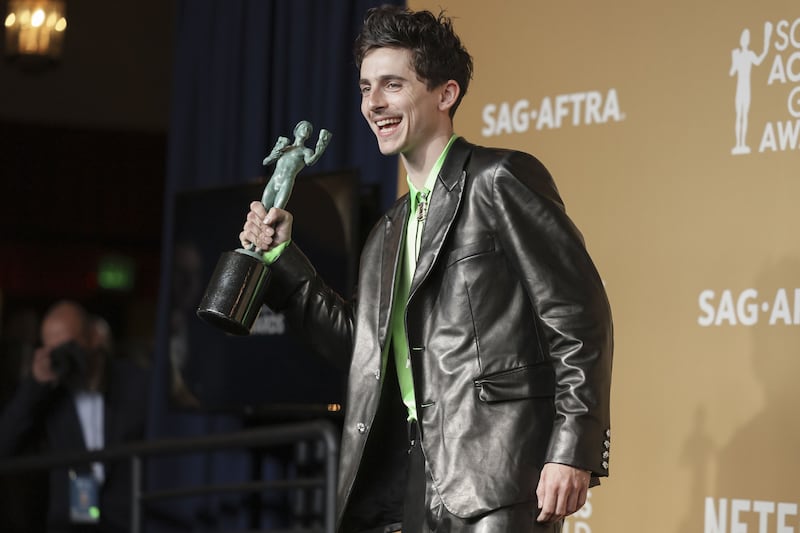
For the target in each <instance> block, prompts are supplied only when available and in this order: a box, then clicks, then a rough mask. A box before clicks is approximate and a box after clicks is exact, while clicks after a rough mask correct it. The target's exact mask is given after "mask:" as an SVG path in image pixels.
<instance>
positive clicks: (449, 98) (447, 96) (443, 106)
mask: <svg viewBox="0 0 800 533" xmlns="http://www.w3.org/2000/svg"><path fill="white" fill-rule="evenodd" d="M460 94H461V87H459V86H458V83H457V82H456V81H455V80H447V81H446V82H444V83H443V84H442V86H441V88H440V89H439V95H440V96H439V109H440V110H441V111H447V112H448V113H449V112H450V108H451V107H453V106H454V105H455V104H456V101H457V100H458V95H460Z"/></svg>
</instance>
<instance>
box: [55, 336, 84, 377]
mask: <svg viewBox="0 0 800 533" xmlns="http://www.w3.org/2000/svg"><path fill="white" fill-rule="evenodd" d="M50 367H51V368H52V369H53V373H54V374H55V375H56V376H57V377H58V380H59V381H60V382H68V381H73V380H76V379H80V378H82V377H83V376H84V375H85V374H86V367H87V354H86V350H84V349H83V347H81V345H80V344H78V343H77V342H75V341H69V342H65V343H64V344H60V345H58V346H56V347H55V348H53V351H51V352H50Z"/></svg>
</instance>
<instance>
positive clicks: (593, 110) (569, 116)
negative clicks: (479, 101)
mask: <svg viewBox="0 0 800 533" xmlns="http://www.w3.org/2000/svg"><path fill="white" fill-rule="evenodd" d="M482 117H483V124H484V127H483V129H481V134H482V135H483V136H484V137H493V136H495V135H503V134H512V133H525V132H527V131H528V130H530V129H531V128H533V129H535V130H536V131H542V130H556V129H560V128H561V127H562V126H573V127H575V126H589V125H591V124H608V123H609V122H621V121H623V120H625V113H624V112H622V111H621V110H620V107H619V96H618V95H617V90H616V89H613V88H612V89H608V91H605V92H602V91H585V92H577V93H569V94H559V95H556V96H545V97H544V98H542V99H541V100H540V101H539V103H538V104H536V103H535V102H533V103H532V102H531V101H530V100H527V99H525V98H522V99H520V100H517V101H516V102H500V103H497V104H495V103H489V104H486V105H485V106H483V113H482Z"/></svg>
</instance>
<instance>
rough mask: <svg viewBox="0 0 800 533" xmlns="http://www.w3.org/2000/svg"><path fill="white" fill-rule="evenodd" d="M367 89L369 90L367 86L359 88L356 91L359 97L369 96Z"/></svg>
mask: <svg viewBox="0 0 800 533" xmlns="http://www.w3.org/2000/svg"><path fill="white" fill-rule="evenodd" d="M369 89H370V87H369V85H362V86H361V87H359V89H358V91H359V92H360V93H361V96H364V95H367V94H369Z"/></svg>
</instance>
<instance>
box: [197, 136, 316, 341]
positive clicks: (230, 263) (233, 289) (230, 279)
mask: <svg viewBox="0 0 800 533" xmlns="http://www.w3.org/2000/svg"><path fill="white" fill-rule="evenodd" d="M313 131H314V127H313V126H312V125H311V123H310V122H308V121H306V120H301V121H300V122H298V123H297V126H295V128H294V142H293V143H290V142H289V139H288V138H287V137H278V140H277V141H276V142H275V146H273V148H272V150H271V151H270V153H269V155H267V157H265V158H264V162H263V163H264V166H268V165H270V164H272V163H275V170H274V171H273V173H272V177H270V179H269V181H268V182H267V185H266V187H265V188H264V194H263V195H262V196H261V203H262V204H263V205H264V208H265V209H266V210H267V211H269V209H270V208H272V207H277V208H279V209H283V208H284V207H285V206H286V203H287V202H288V201H289V197H290V196H291V194H292V189H293V188H294V181H295V178H296V177H297V174H299V173H300V171H301V170H303V168H304V167H306V166H311V165H313V164H314V163H316V162H317V161H318V160H319V158H320V157H322V154H323V152H324V151H325V148H326V147H327V146H328V143H330V140H331V137H332V134H331V132H329V131H328V130H325V129H323V130H320V132H319V138H318V139H317V144H316V146H315V147H314V150H311V149H310V148H307V147H306V146H305V142H306V140H307V139H308V138H309V137H310V136H311V134H312V133H313ZM269 274H270V272H269V266H267V264H266V263H265V262H264V259H263V252H262V251H261V250H259V249H257V248H256V247H255V245H254V244H251V245H250V246H248V247H246V248H245V247H242V248H239V249H237V250H234V251H232V252H224V253H223V254H222V256H221V257H220V258H219V261H217V266H216V268H215V269H214V273H213V274H212V276H211V280H210V281H209V283H208V286H207V287H206V292H205V294H204V295H203V299H202V300H201V301H200V306H199V307H198V309H197V316H199V317H200V318H202V319H203V320H205V321H206V322H208V323H209V324H212V325H213V326H216V327H218V328H220V329H222V330H223V331H225V332H226V333H231V334H234V335H248V334H249V333H250V329H251V328H252V326H253V323H254V322H255V319H256V317H257V316H258V312H259V311H260V310H261V302H262V300H263V297H264V291H265V290H266V288H267V283H268V282H269Z"/></svg>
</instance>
